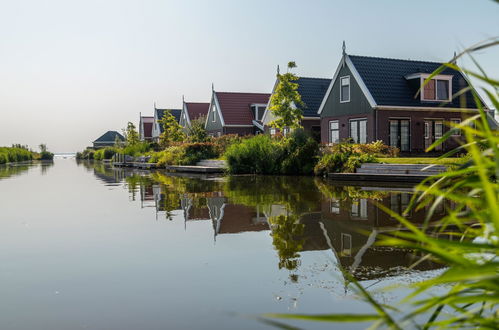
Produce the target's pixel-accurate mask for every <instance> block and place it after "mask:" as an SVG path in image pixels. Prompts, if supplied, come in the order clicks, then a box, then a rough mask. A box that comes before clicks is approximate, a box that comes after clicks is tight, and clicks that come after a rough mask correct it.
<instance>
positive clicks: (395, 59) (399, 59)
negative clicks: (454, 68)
mask: <svg viewBox="0 0 499 330" xmlns="http://www.w3.org/2000/svg"><path fill="white" fill-rule="evenodd" d="M348 56H350V57H363V58H374V59H380V60H391V61H402V62H422V63H431V64H440V65H442V64H443V63H446V62H436V61H425V60H411V59H402V58H393V57H380V56H366V55H351V54H348Z"/></svg>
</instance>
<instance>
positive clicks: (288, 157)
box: [280, 129, 319, 175]
mask: <svg viewBox="0 0 499 330" xmlns="http://www.w3.org/2000/svg"><path fill="white" fill-rule="evenodd" d="M282 143H283V145H284V150H285V157H284V159H283V161H282V164H281V171H280V172H281V174H304V175H308V174H313V172H314V166H315V164H316V163H317V157H318V154H319V144H318V143H317V142H316V141H315V140H314V139H313V138H312V137H310V136H309V135H308V134H307V133H306V132H305V131H304V130H303V129H296V130H293V131H292V132H291V135H290V136H289V137H288V138H286V139H284V140H283V142H282Z"/></svg>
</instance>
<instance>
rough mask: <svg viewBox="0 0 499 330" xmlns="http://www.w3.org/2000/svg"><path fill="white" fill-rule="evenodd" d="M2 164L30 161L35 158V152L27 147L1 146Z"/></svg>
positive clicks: (0, 159)
mask: <svg viewBox="0 0 499 330" xmlns="http://www.w3.org/2000/svg"><path fill="white" fill-rule="evenodd" d="M0 155H1V156H0V164H5V163H15V162H23V161H29V160H32V159H33V152H31V151H29V150H28V149H26V148H9V147H0Z"/></svg>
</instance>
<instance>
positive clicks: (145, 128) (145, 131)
mask: <svg viewBox="0 0 499 330" xmlns="http://www.w3.org/2000/svg"><path fill="white" fill-rule="evenodd" d="M153 125H154V117H149V116H142V115H141V116H140V121H139V138H140V141H152V127H153Z"/></svg>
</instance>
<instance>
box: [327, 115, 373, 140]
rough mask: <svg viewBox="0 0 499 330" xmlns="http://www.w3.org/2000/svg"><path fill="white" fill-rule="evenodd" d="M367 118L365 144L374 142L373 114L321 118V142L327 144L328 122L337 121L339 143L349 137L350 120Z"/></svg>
mask: <svg viewBox="0 0 499 330" xmlns="http://www.w3.org/2000/svg"><path fill="white" fill-rule="evenodd" d="M360 118H367V142H368V143H369V142H373V141H376V138H375V136H376V135H375V117H374V112H371V113H367V114H351V115H343V116H331V117H323V118H321V142H322V143H329V122H330V121H331V120H338V122H339V125H340V141H343V140H345V139H348V138H349V137H350V119H360Z"/></svg>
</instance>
